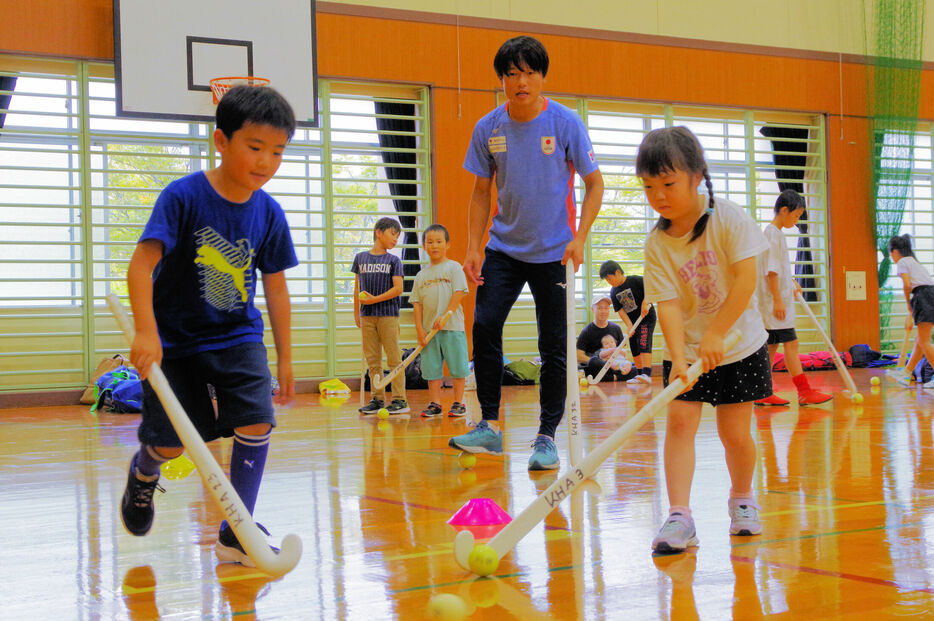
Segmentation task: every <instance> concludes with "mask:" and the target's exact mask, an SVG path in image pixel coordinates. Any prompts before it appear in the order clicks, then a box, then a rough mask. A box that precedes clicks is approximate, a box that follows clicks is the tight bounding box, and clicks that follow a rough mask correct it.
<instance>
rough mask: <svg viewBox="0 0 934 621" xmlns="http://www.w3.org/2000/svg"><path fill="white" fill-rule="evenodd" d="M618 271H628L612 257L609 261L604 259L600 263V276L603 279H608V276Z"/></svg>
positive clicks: (621, 272)
mask: <svg viewBox="0 0 934 621" xmlns="http://www.w3.org/2000/svg"><path fill="white" fill-rule="evenodd" d="M616 272H619V273H620V274H625V273H626V272H624V271H623V268H621V267H620V266H619V263H617V262H616V261H613V260H612V259H611V260H609V261H604V262H603V263H602V264H601V265H600V278H602V279H603V280H606V277H607V276H610V275H612V274H615V273H616Z"/></svg>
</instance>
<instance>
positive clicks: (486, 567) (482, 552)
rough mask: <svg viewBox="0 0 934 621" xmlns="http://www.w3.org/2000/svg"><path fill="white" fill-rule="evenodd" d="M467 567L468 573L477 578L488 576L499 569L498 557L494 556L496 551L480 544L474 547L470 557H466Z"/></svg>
mask: <svg viewBox="0 0 934 621" xmlns="http://www.w3.org/2000/svg"><path fill="white" fill-rule="evenodd" d="M467 565H468V566H469V567H470V571H472V572H473V573H475V574H477V575H478V576H489V575H490V574H492V573H493V572H494V571H496V568H497V567H499V555H498V554H496V550H494V549H493V548H491V547H490V546H488V545H486V544H485V543H481V544H479V545H475V546H474V547H473V550H471V551H470V556H468V557H467Z"/></svg>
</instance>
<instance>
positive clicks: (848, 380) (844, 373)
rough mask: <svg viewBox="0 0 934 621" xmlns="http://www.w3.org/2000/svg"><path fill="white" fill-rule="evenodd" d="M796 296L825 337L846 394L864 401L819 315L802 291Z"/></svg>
mask: <svg viewBox="0 0 934 621" xmlns="http://www.w3.org/2000/svg"><path fill="white" fill-rule="evenodd" d="M795 298H797V300H798V302H800V303H801V306H803V307H804V310H805V312H806V313H807V314H808V316H809V317H810V318H811V321H812V322H814V327H815V328H817V331H818V332H819V333H820V335H821V337H822V338H823V339H824V343H826V344H827V347H829V348H830V355H831V356H833V363H834V366H836V367H837V371H838V372H839V373H840V377H842V378H843V383H844V384H846V391H845V393H849V394H848V395H846V396H847V397H849V398H850V399H852V400H853V401H854V402H856V403H860V402H862V400H863V396H862V395H861V394H859V391H858V390H856V384H855V383H854V382H853V377H852V376H851V375H850V372H849V371H848V370H847V368H846V365H845V364H843V360H841V359H840V354H839V353H837V348H836V347H834V346H833V343H832V342H831V341H830V337H829V336H827V333H826V332H825V331H824V328H823V327H822V326H821V325H820V322H818V321H817V317H815V316H814V312H813V311H812V310H811V307H810V306H808V303H807V302H805V301H804V297H803V296H802V295H801V294H800V293H798V292H795Z"/></svg>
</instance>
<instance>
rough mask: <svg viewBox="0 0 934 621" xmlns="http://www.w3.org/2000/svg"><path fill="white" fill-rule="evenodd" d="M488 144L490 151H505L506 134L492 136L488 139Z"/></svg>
mask: <svg viewBox="0 0 934 621" xmlns="http://www.w3.org/2000/svg"><path fill="white" fill-rule="evenodd" d="M487 145H488V146H489V149H490V153H505V152H506V136H490V139H489V140H487Z"/></svg>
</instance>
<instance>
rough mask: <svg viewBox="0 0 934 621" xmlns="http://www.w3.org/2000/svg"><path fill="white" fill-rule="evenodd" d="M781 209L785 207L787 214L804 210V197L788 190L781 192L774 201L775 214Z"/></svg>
mask: <svg viewBox="0 0 934 621" xmlns="http://www.w3.org/2000/svg"><path fill="white" fill-rule="evenodd" d="M782 207H787V208H788V212H789V213H791V212H792V211H795V210H796V209H804V208H805V207H807V203H805V202H804V197H803V196H801V195H800V194H798V192H797V191H796V190H792V189H788V190H782V193H781V194H779V195H778V198H776V199H775V213H778V212H780V211H781V210H782Z"/></svg>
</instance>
